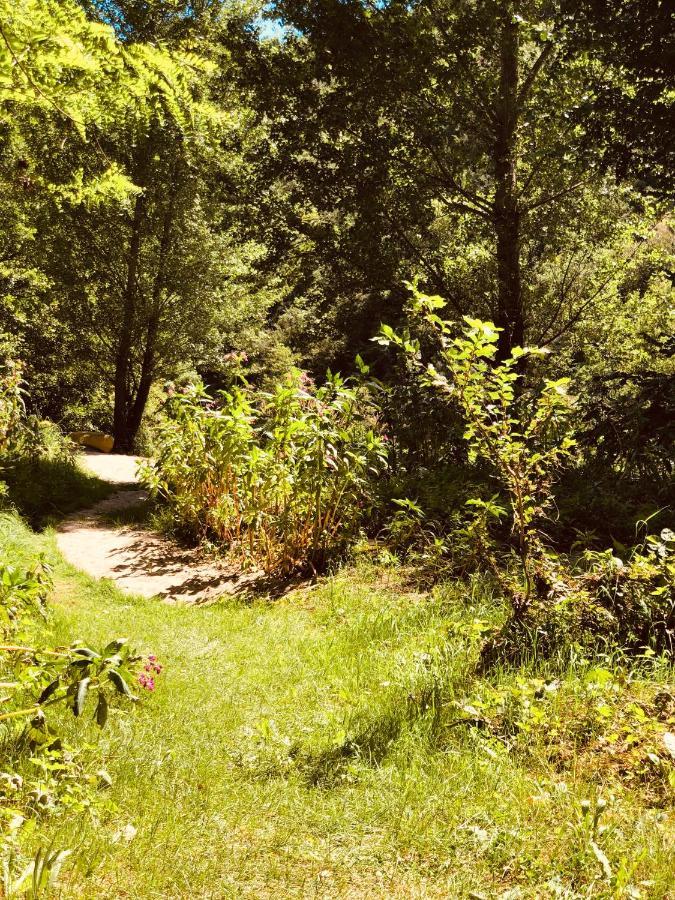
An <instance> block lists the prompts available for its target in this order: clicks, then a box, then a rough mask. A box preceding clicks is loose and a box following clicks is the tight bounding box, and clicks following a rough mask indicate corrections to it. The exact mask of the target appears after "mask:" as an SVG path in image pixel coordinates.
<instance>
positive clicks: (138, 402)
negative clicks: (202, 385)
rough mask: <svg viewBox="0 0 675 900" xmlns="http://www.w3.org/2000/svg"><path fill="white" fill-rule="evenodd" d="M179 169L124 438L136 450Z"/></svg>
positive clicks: (152, 366)
mask: <svg viewBox="0 0 675 900" xmlns="http://www.w3.org/2000/svg"><path fill="white" fill-rule="evenodd" d="M176 169H177V166H174V172H173V177H172V191H171V196H170V199H169V205H168V206H167V208H166V211H165V213H164V220H163V223H162V236H161V238H160V242H159V253H158V257H157V273H156V275H155V281H154V284H153V288H152V301H151V307H150V314H149V317H148V321H147V325H146V330H145V349H144V351H143V359H142V361H141V372H140V377H139V381H138V388H137V390H136V396H135V397H134V398H133V401H132V402H130V403H129V406H128V408H127V415H126V424H125V435H126V440H127V446H128V449H133V446H134V443H135V441H136V437H137V435H138V429H139V428H140V427H141V422H142V421H143V414H144V413H145V407H146V405H147V402H148V397H149V396H150V388H151V387H152V382H153V380H154V376H155V367H156V363H157V360H156V353H155V351H156V347H157V335H158V333H159V325H160V319H161V303H162V291H163V289H164V285H165V283H166V263H167V257H168V255H169V250H170V249H171V232H172V227H173V221H174V216H175V210H176V194H177V187H176V185H177V171H176Z"/></svg>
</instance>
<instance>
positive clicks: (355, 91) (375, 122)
mask: <svg viewBox="0 0 675 900" xmlns="http://www.w3.org/2000/svg"><path fill="white" fill-rule="evenodd" d="M271 15H274V16H279V17H280V18H281V19H282V21H283V22H285V23H287V24H288V25H289V26H291V28H292V30H291V31H290V32H289V33H288V34H287V36H286V38H285V41H284V43H283V45H281V46H277V47H272V48H271V49H267V50H265V49H264V48H263V51H262V52H261V54H259V55H260V56H262V57H263V59H262V62H261V63H260V66H259V69H258V72H259V77H258V90H259V97H261V98H262V99H261V101H260V102H261V104H262V106H263V108H264V109H265V110H266V112H267V114H268V115H269V116H270V117H271V118H272V119H273V128H272V141H271V142H273V147H274V148H275V150H276V153H274V151H273V152H272V155H273V165H274V163H276V164H277V169H276V173H277V177H278V178H279V179H282V178H283V179H285V182H286V183H287V184H290V185H291V190H292V191H293V192H294V193H295V195H296V209H297V208H298V206H299V205H300V203H301V202H304V204H305V210H303V212H304V215H301V216H299V217H298V218H300V222H299V224H298V226H297V230H299V231H300V232H301V233H302V234H303V235H306V236H308V237H309V239H310V240H312V241H313V242H314V248H313V253H310V254H309V260H311V264H313V268H314V271H317V270H318V268H319V267H318V266H317V264H316V259H317V257H319V258H320V259H321V260H322V262H323V264H324V268H330V270H331V275H333V274H335V272H336V271H338V272H340V273H344V272H345V271H350V272H351V273H353V274H352V278H351V284H349V283H347V284H346V285H345V294H346V295H348V294H349V292H350V291H351V296H346V297H345V300H344V303H345V307H346V305H347V304H350V307H351V308H353V307H355V306H358V303H357V302H355V301H356V298H355V294H356V290H355V289H354V284H355V283H356V282H358V281H359V280H360V282H361V285H360V291H359V293H360V294H364V293H365V294H371V295H374V296H375V302H374V303H373V304H371V306H370V311H371V313H370V316H369V317H368V318H369V321H370V326H371V328H372V318H373V314H374V315H377V314H378V313H377V312H375V313H373V310H375V309H379V314H380V315H381V314H382V313H381V307H382V305H383V303H384V304H387V305H389V306H392V305H394V306H396V305H398V306H400V304H401V302H402V300H403V297H404V293H403V292H402V291H400V290H399V289H398V284H400V281H401V279H402V277H406V276H410V275H413V274H419V275H421V276H422V279H423V282H424V283H425V284H426V286H428V287H429V288H430V289H432V290H435V291H438V292H440V293H442V294H443V295H444V296H447V297H448V300H449V302H450V304H451V305H452V307H453V308H454V310H455V312H456V313H458V314H463V313H466V312H477V313H478V314H487V315H490V316H491V317H492V318H493V319H494V321H495V323H496V324H497V325H498V327H500V328H501V329H502V330H501V332H500V347H499V352H500V358H506V357H507V356H508V355H509V353H510V349H511V348H512V347H513V346H515V345H518V344H522V343H524V342H525V341H527V340H533V341H537V340H538V339H539V337H540V332H541V331H543V330H544V328H545V327H546V324H547V320H548V313H549V312H551V313H553V312H555V307H556V303H557V295H558V289H559V288H562V290H563V292H564V289H565V285H564V283H563V284H562V285H554V286H553V287H554V290H552V291H547V292H546V295H542V293H541V292H540V291H538V290H537V279H538V278H539V274H540V271H541V268H542V265H546V264H548V262H549V261H550V259H551V257H552V256H555V255H556V254H557V253H559V252H560V251H561V250H566V249H568V248H570V252H571V253H572V254H573V252H574V250H573V248H574V244H575V243H578V241H576V240H575V235H574V232H575V231H578V230H579V228H581V230H582V231H585V232H586V233H587V235H588V238H589V239H590V240H592V241H593V240H595V241H601V240H603V239H604V238H606V236H607V231H608V225H609V222H610V221H611V220H612V218H614V217H616V215H617V211H618V207H619V206H620V204H619V203H618V202H617V200H616V198H615V196H614V190H613V188H612V183H611V179H607V177H606V176H605V175H604V169H603V166H602V160H601V155H602V147H594V146H592V144H591V142H590V141H589V140H588V139H587V134H588V130H589V128H590V125H591V122H590V112H591V109H592V107H591V104H590V100H591V99H592V97H591V96H589V93H590V92H592V87H593V84H595V83H596V82H597V78H598V75H599V72H600V70H601V68H602V66H603V61H602V58H601V57H600V55H594V54H593V52H592V48H590V49H589V48H587V47H586V46H582V45H581V44H580V42H579V40H578V34H577V32H576V31H575V29H574V27H573V26H574V19H573V16H572V15H571V14H570V12H569V10H568V8H567V6H566V5H565V4H563V3H561V2H544V0H488V2H485V3H482V4H479V5H476V4H474V3H469V2H464V0H431V2H426V3H412V4H411V3H408V2H402V0H391V2H387V3H377V4H376V3H370V2H365V0H348V2H337V0H311V2H309V3H307V2H296V0H278V2H277V3H275V4H274V7H273V12H272V13H271ZM602 189H604V190H605V197H604V198H603V195H602ZM307 206H309V210H307V209H306V208H307ZM603 206H604V209H602V208H601V207H603ZM625 213H626V207H624V209H623V211H622V212H620V213H619V214H620V215H621V214H625ZM603 214H604V216H605V221H604V222H603V223H600V222H599V218H602V216H603ZM585 237H586V235H585ZM468 248H470V250H471V252H470V253H467V249H468ZM331 255H338V256H339V262H338V263H333V262H332V261H331V260H330V256H331ZM308 264H310V263H309V261H308ZM460 269H461V271H459V270H460ZM563 278H564V275H563V273H562V272H561V273H560V279H561V280H562V279H563ZM325 280H326V281H328V282H330V278H329V277H327V278H326V279H325ZM341 280H342V282H343V283H344V281H345V279H344V277H343V278H342V279H341ZM331 289H332V288H331V286H330V284H329V286H328V288H327V290H328V291H331ZM333 296H335V294H333ZM394 313H395V310H394ZM390 314H391V313H390V312H388V314H387V315H388V316H389V315H390ZM563 318H569V319H570V320H572V319H573V318H574V317H573V316H569V317H563Z"/></svg>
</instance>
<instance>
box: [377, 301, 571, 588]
mask: <svg viewBox="0 0 675 900" xmlns="http://www.w3.org/2000/svg"><path fill="white" fill-rule="evenodd" d="M428 301H431V302H428ZM437 306H438V304H437V303H436V302H435V298H425V297H424V296H423V295H420V294H419V293H417V292H416V293H415V297H414V303H413V308H414V310H415V311H416V312H417V313H418V314H419V313H422V315H423V316H424V318H425V320H426V321H427V322H428V323H430V324H431V325H433V326H435V327H436V329H437V330H438V331H439V332H441V334H443V335H445V334H447V333H448V332H450V331H454V330H455V329H454V328H453V326H452V324H451V323H450V322H441V323H440V324H438V322H437V321H436V317H435V314H433V313H430V310H432V309H435V308H437ZM464 323H465V327H464V328H463V330H462V331H461V333H460V334H459V335H458V336H456V337H455V338H453V339H452V340H446V341H444V342H443V344H442V349H441V351H440V357H441V361H442V365H441V366H438V365H431V364H429V365H427V366H426V367H424V366H423V365H422V364H421V362H420V361H419V360H418V359H417V354H418V352H419V345H418V344H414V342H412V341H411V340H410V339H409V338H408V337H406V338H401V337H399V336H398V335H396V334H395V332H394V331H393V329H391V328H390V327H389V326H382V328H381V330H380V338H379V343H381V344H385V345H388V344H394V345H395V346H398V347H400V348H401V349H403V350H404V351H406V352H407V353H408V355H409V357H411V358H412V359H413V362H414V364H415V365H416V366H417V367H418V369H419V373H420V379H421V381H422V383H423V384H425V385H427V386H430V387H432V388H434V389H436V390H440V391H441V392H442V393H443V394H445V395H447V396H450V397H451V398H452V400H453V401H454V402H455V403H456V404H457V405H458V406H459V408H460V411H461V413H462V415H463V418H464V420H465V423H466V427H465V431H464V438H465V440H466V441H467V444H468V456H469V460H470V462H472V463H475V462H476V461H477V460H479V459H482V460H485V461H486V462H487V463H488V464H490V465H492V466H493V467H494V468H495V470H496V471H497V473H498V475H499V478H500V481H501V482H502V485H503V487H504V489H505V490H506V492H507V493H508V495H509V497H510V501H511V512H512V523H513V531H514V534H515V536H516V539H517V547H518V552H519V555H520V558H521V561H522V564H523V570H524V574H525V581H526V595H525V596H526V597H528V596H529V592H530V588H531V580H532V579H531V576H532V573H531V557H532V554H533V553H538V552H539V541H538V538H537V531H536V525H537V522H538V520H539V519H540V517H541V516H542V514H543V513H544V511H545V510H546V509H547V507H548V506H549V505H550V503H551V502H552V495H551V486H552V482H553V476H554V473H555V471H556V470H557V469H558V468H559V467H560V465H561V464H562V462H563V461H564V459H565V458H566V457H568V456H569V455H570V452H571V450H572V448H573V446H574V441H573V439H572V437H571V433H570V415H571V412H572V407H573V402H572V400H571V398H570V397H569V394H568V392H567V388H568V385H569V379H565V378H562V379H559V380H557V381H545V382H544V384H543V386H542V387H541V388H540V389H539V390H538V391H536V390H534V391H528V392H527V394H525V392H523V391H519V390H518V389H517V388H518V383H519V382H520V381H522V377H523V376H522V361H523V359H524V358H526V357H527V356H530V355H535V354H536V353H537V351H534V350H532V349H530V348H521V347H517V348H516V349H515V350H514V352H513V353H512V354H511V356H510V357H509V358H508V359H506V360H504V361H502V362H498V361H497V359H496V354H497V343H498V340H499V329H498V328H496V327H495V325H494V324H493V323H492V322H484V321H482V320H480V319H474V318H471V317H469V316H465V317H464ZM411 349H412V352H411ZM493 499H494V498H493ZM481 504H483V501H475V502H474V505H476V506H478V505H480V511H481V513H482V515H483V516H485V517H487V518H499V515H500V514H501V508H499V507H498V506H497V504H496V503H492V502H491V506H490V508H489V509H488V507H487V506H485V505H481Z"/></svg>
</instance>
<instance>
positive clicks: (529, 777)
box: [0, 517, 675, 900]
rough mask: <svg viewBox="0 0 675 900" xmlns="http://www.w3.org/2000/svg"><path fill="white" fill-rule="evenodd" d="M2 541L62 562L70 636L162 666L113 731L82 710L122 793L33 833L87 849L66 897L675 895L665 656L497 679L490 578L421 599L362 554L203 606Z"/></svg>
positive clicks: (5, 536) (17, 539)
mask: <svg viewBox="0 0 675 900" xmlns="http://www.w3.org/2000/svg"><path fill="white" fill-rule="evenodd" d="M0 539H1V540H2V543H3V545H4V546H3V547H2V551H3V553H2V555H3V557H6V556H9V557H10V558H12V559H13V560H14V561H15V562H20V561H21V560H22V559H23V560H26V561H27V560H28V559H30V558H31V557H33V556H34V555H35V553H36V551H44V552H46V554H47V556H48V557H49V558H50V559H51V560H52V561H53V562H54V563H55V567H56V568H55V579H56V592H55V597H54V602H53V615H52V619H51V622H50V626H49V627H50V629H51V630H52V632H53V635H54V637H55V639H56V640H57V641H59V642H62V643H68V642H70V641H72V640H74V639H75V638H82V639H84V640H85V641H86V642H87V643H89V644H91V645H94V646H96V645H98V644H101V643H105V642H106V641H107V640H108V639H110V638H112V637H115V636H128V637H129V638H130V639H131V641H132V642H133V644H134V645H135V646H136V647H137V649H138V650H140V651H143V652H148V653H149V652H155V653H156V654H157V655H158V656H159V658H160V661H161V662H162V663H163V664H164V665H165V671H164V673H163V674H162V676H161V677H160V679H159V684H158V687H157V690H156V692H155V693H154V694H152V695H147V697H146V698H145V702H143V703H142V704H139V705H138V706H136V707H134V709H132V710H131V711H130V712H127V713H124V714H121V713H116V712H113V713H112V714H111V719H110V722H109V725H108V727H107V728H106V729H105V730H104V731H103V732H102V733H100V732H98V730H97V729H96V727H95V726H93V725H89V724H86V723H84V722H83V721H79V722H75V721H74V720H72V717H70V719H66V720H64V721H66V722H67V725H66V728H67V729H68V730H69V731H71V733H74V732H75V731H76V730H77V731H78V733H79V739H78V743H80V742H81V741H82V740H83V739H84V738H86V740H88V742H89V743H90V744H91V748H90V749H87V750H86V751H85V757H84V758H85V764H86V765H87V766H90V768H91V770H92V772H93V771H95V770H96V769H99V768H101V767H103V768H104V769H105V770H106V771H107V772H108V773H109V774H110V776H111V779H112V787H111V788H110V789H109V790H108V792H107V793H108V798H109V801H110V803H109V805H108V807H107V808H104V809H103V810H99V811H94V812H91V813H90V812H86V811H85V812H84V813H82V814H80V815H77V816H73V815H72V814H70V815H67V816H61V817H59V816H58V815H56V816H52V817H51V818H47V819H45V820H44V824H43V826H42V827H41V828H40V829H38V831H37V832H36V834H35V842H36V845H37V844H38V843H42V844H44V843H46V842H53V845H54V846H55V847H58V848H62V847H63V848H65V847H67V848H72V850H73V854H72V856H71V857H70V858H69V860H68V862H67V864H66V866H65V867H64V871H63V874H62V879H61V888H60V891H61V893H60V896H62V897H67V898H94V897H96V898H98V897H106V898H127V897H129V898H143V900H151V898H160V897H161V898H191V900H196V898H230V897H232V898H234V897H250V898H268V897H269V898H283V897H322V898H332V897H336V898H338V897H339V898H343V897H344V898H352V897H353V898H380V897H382V898H384V897H406V898H407V897H415V898H418V897H419V898H423V897H450V898H455V897H456V898H470V897H485V898H495V897H502V898H542V897H552V898H553V897H565V898H576V897H598V898H614V897H649V898H652V897H653V898H666V897H669V896H671V897H672V896H673V894H672V893H669V890H670V891H672V885H673V884H675V853H674V852H673V849H674V847H673V840H672V839H673V829H672V822H673V820H672V812H670V811H669V806H668V790H669V787H668V784H667V779H668V777H669V775H668V772H666V770H665V768H663V771H662V769H661V766H663V767H665V766H666V765H667V762H666V761H665V760H660V757H659V746H660V745H659V741H660V740H661V737H662V733H663V731H664V729H665V728H666V727H672V726H669V725H667V724H664V723H663V722H662V721H660V720H659V719H658V717H657V716H656V713H654V715H653V716H652V713H653V711H654V709H655V708H656V706H657V705H658V703H659V702H662V701H659V699H658V698H659V697H661V696H662V695H664V694H665V695H666V697H667V696H670V695H671V694H672V685H671V686H670V687H668V677H669V672H668V670H667V668H666V667H665V665H664V664H663V663H662V662H660V661H656V662H654V661H649V660H646V661H645V662H644V664H643V665H642V669H641V674H640V675H635V676H634V677H632V678H628V679H627V678H626V677H625V675H624V674H622V673H623V670H622V669H621V667H620V665H619V664H618V662H617V661H616V660H601V661H597V660H595V661H590V662H589V661H584V660H578V661H577V662H576V663H575V664H574V665H572V666H571V667H568V668H567V669H565V670H564V671H563V672H558V673H557V676H556V678H555V679H554V678H553V673H551V677H550V678H548V679H547V678H546V677H542V678H541V680H540V681H538V680H537V679H536V678H535V677H534V673H532V672H527V671H524V670H520V671H518V672H512V673H508V672H501V673H496V674H494V675H493V676H492V677H491V678H490V679H481V678H478V677H477V676H476V675H475V660H476V648H477V645H478V638H479V635H480V631H481V628H482V625H481V623H487V622H489V621H490V620H492V619H494V617H495V615H498V614H499V613H498V611H495V610H494V603H491V602H490V598H489V597H487V596H484V595H483V594H482V592H481V591H480V590H479V589H478V588H476V589H474V596H471V595H470V590H469V589H468V588H466V587H462V588H458V587H456V586H452V585H449V586H445V587H441V588H437V589H436V590H435V591H434V592H433V593H432V594H416V593H410V592H409V591H407V590H405V589H404V587H403V586H402V585H401V583H400V582H399V580H398V578H397V575H396V573H395V572H393V573H392V572H389V573H387V572H383V571H381V570H380V571H378V570H375V569H372V568H369V567H368V566H365V565H363V566H361V567H357V568H355V569H351V570H346V571H344V572H342V573H339V574H338V575H336V576H335V577H333V578H329V579H327V580H325V581H323V582H322V583H321V584H320V585H319V586H318V587H316V588H315V589H313V590H311V591H299V592H296V593H294V594H291V595H289V596H287V597H285V598H284V599H282V600H278V601H275V602H271V603H268V602H264V601H259V602H255V603H252V604H245V603H243V602H242V601H231V600H230V601H227V602H223V603H219V604H217V605H213V606H202V607H199V606H197V607H192V608H188V607H180V606H170V605H166V604H162V603H160V602H158V601H154V600H144V599H141V598H134V597H129V596H125V595H122V594H121V593H120V592H119V591H118V590H117V589H116V588H115V587H114V586H113V585H112V584H109V583H96V582H94V581H92V580H91V579H89V578H88V577H86V576H84V575H82V574H81V573H78V572H76V571H74V570H73V569H72V568H70V567H68V566H67V565H66V564H65V563H63V562H62V561H61V560H59V557H58V553H57V551H56V547H55V542H54V537H53V534H52V533H50V532H49V531H46V532H45V533H44V534H41V535H35V534H33V533H31V532H30V531H29V530H28V528H26V527H25V526H22V525H20V524H19V522H18V520H17V519H16V517H6V518H5V520H4V523H3V528H2V532H1V534H0ZM600 673H602V674H600ZM500 697H501V698H502V700H500V699H499V698H500ZM502 701H503V702H502ZM500 703H501V706H500ZM636 710H643V712H642V715H643V716H644V715H645V713H644V710H647V711H648V712H649V715H648V716H647V720H648V721H647V724H643V725H641V724H640V723H639V722H634V720H638V719H640V714H639V713H638V712H636ZM668 715H672V713H671V712H669V711H668V710H666V712H665V713H664V716H666V717H667V716H668ZM509 716H510V718H509ZM465 720H470V721H469V723H468V724H467V722H466V721H465ZM483 720H485V721H483ZM486 721H490V722H492V721H494V722H499V723H500V727H499V729H492V728H488V727H486V725H485V722H486ZM471 722H473V723H474V724H475V727H473V726H472V724H471ZM626 723H628V724H626ZM631 723H633V724H631ZM631 728H632V729H633V732H634V738H633V739H632V740H631V739H629V737H630V729H631ZM626 729H628V732H627V731H626ZM652 751H654V752H653V754H652V755H656V756H657V759H659V762H658V764H657V763H653V766H652V768H651V769H650V767H649V766H650V763H649V756H648V754H649V753H650V752H652ZM661 756H663V754H662V753H661ZM671 781H672V777H671ZM599 798H601V799H602V800H604V801H606V803H607V806H606V808H605V809H604V810H603V811H600V810H599V809H598V808H597V800H598V799H599ZM585 800H589V801H590V811H589V812H585V805H584V803H583V801H585ZM601 806H602V804H601ZM596 813H597V815H598V820H597V822H596V827H595V828H594V826H593V818H594V816H595V814H596ZM127 826H133V829H135V832H134V831H133V829H129V828H127Z"/></svg>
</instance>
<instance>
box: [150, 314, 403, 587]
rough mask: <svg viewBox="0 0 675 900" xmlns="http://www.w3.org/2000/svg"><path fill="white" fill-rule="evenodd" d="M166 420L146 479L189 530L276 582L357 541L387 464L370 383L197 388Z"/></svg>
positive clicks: (335, 380) (299, 380) (338, 380)
mask: <svg viewBox="0 0 675 900" xmlns="http://www.w3.org/2000/svg"><path fill="white" fill-rule="evenodd" d="M390 333H391V334H392V335H393V331H390ZM167 411H168V413H169V419H168V420H167V422H166V424H165V426H164V427H163V428H162V432H161V435H160V438H159V454H158V458H157V462H156V463H155V465H154V466H153V467H152V468H150V467H148V468H146V470H145V471H144V473H143V479H144V482H145V483H146V485H147V486H148V487H149V488H150V490H151V491H152V492H153V493H154V494H155V495H159V496H161V497H163V498H165V499H166V500H167V501H168V502H169V503H170V505H171V508H172V511H173V514H174V516H175V518H176V521H177V522H178V523H179V524H180V526H181V527H183V528H188V529H189V530H191V531H193V532H194V533H195V534H196V535H198V536H200V537H204V536H210V537H212V538H214V539H215V540H217V541H218V542H220V543H222V544H225V545H226V546H227V547H228V549H229V552H230V553H231V554H232V555H233V556H235V557H236V558H238V559H239V560H240V561H243V562H245V563H249V564H253V565H256V566H258V567H260V568H262V569H264V570H265V571H266V572H268V573H270V574H275V575H277V574H280V575H288V574H290V573H293V572H295V571H298V570H301V571H303V570H304V571H307V570H309V571H313V570H317V569H320V568H321V567H323V566H324V565H325V564H326V562H327V561H328V560H329V559H330V558H331V557H334V556H335V555H337V554H340V553H341V552H343V551H344V550H345V548H346V547H347V546H348V545H349V544H350V542H351V541H352V540H353V539H354V538H355V537H356V535H357V534H358V529H359V527H360V525H361V523H362V522H363V521H364V519H365V517H366V516H367V514H368V512H369V510H370V509H371V508H372V505H373V503H374V502H375V494H374V481H375V479H376V478H377V476H378V475H379V474H381V473H382V471H383V470H384V469H385V467H386V464H387V447H386V441H385V440H384V439H383V437H382V435H381V434H380V430H379V427H378V418H377V410H376V408H375V406H374V403H373V399H372V396H371V393H370V391H369V389H368V386H367V385H364V384H362V383H357V384H356V385H353V384H351V383H347V382H346V381H345V380H344V379H343V378H342V377H341V376H340V375H332V374H330V373H329V374H328V377H327V381H326V384H325V385H323V386H322V387H320V388H318V389H317V388H315V387H314V385H313V384H312V382H311V380H310V379H309V378H308V377H307V376H306V375H304V374H303V373H300V372H297V371H296V372H295V373H294V374H293V375H292V376H291V377H290V378H288V379H287V380H286V381H284V382H281V383H280V384H278V385H277V386H276V388H275V390H274V391H273V392H272V393H255V392H253V391H251V390H248V389H246V390H233V391H230V392H223V393H221V394H220V395H219V397H218V398H216V399H215V400H214V399H212V398H210V397H209V396H208V395H206V394H205V392H204V391H203V389H201V388H200V387H197V388H195V389H194V390H193V391H192V392H191V393H189V394H185V395H182V396H179V397H178V396H177V397H174V398H172V400H171V401H170V404H169V406H168V410H167Z"/></svg>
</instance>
